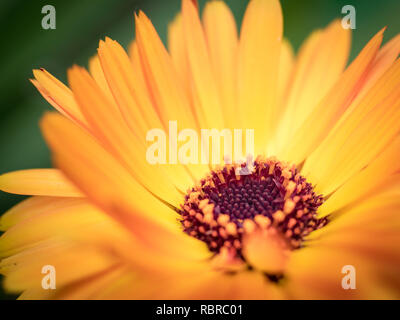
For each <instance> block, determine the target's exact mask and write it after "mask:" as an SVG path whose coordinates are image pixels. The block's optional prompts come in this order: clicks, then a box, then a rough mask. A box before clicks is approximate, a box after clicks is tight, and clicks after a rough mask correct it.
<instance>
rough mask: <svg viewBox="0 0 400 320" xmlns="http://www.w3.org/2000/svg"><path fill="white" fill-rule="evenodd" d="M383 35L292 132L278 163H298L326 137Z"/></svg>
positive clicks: (367, 48)
mask: <svg viewBox="0 0 400 320" xmlns="http://www.w3.org/2000/svg"><path fill="white" fill-rule="evenodd" d="M383 32H384V30H381V31H380V32H379V33H378V34H377V35H375V36H374V37H373V38H372V39H371V41H370V42H369V43H368V44H367V45H366V46H365V48H364V49H363V50H362V51H361V53H360V54H359V55H358V57H357V58H356V59H355V60H354V61H353V63H352V64H351V65H350V66H349V67H348V68H347V69H346V71H345V72H344V73H343V74H342V76H341V77H340V78H339V79H338V81H337V82H336V83H335V85H334V86H333V87H332V88H331V89H330V90H329V92H328V94H326V95H325V97H324V98H323V99H322V100H321V101H320V103H318V105H317V106H316V107H315V108H314V109H313V110H312V112H311V113H310V115H309V116H308V117H307V119H306V120H305V121H304V123H303V124H302V125H301V126H300V127H299V129H298V130H296V131H295V132H294V134H293V136H292V139H290V140H289V142H288V144H286V145H284V146H283V145H282V147H281V150H280V151H278V154H277V156H278V157H279V158H280V159H284V160H286V161H290V162H294V163H301V162H302V161H303V160H304V159H305V158H306V157H307V156H308V155H309V154H310V152H312V151H313V150H314V149H315V148H316V147H317V146H318V144H319V143H320V142H321V140H322V139H323V138H324V137H326V135H327V134H328V133H329V131H330V129H332V127H333V126H334V125H335V123H336V122H337V121H338V119H339V118H340V116H341V115H342V114H343V112H344V111H345V110H346V109H347V107H348V106H349V104H350V103H351V102H352V100H353V99H354V97H355V95H356V93H357V89H358V87H359V86H360V85H361V84H362V83H363V80H364V77H365V75H366V74H367V72H368V71H369V70H370V67H371V65H372V62H373V61H374V59H375V57H376V54H377V52H378V49H379V46H380V44H381V42H382V37H383Z"/></svg>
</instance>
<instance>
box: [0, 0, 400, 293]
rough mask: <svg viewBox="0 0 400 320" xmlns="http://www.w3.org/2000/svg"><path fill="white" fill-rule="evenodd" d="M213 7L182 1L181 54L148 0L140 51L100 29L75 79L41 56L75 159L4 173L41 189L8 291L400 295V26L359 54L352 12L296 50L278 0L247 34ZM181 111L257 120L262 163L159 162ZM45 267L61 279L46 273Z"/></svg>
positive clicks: (182, 123) (52, 136) (62, 147)
mask: <svg viewBox="0 0 400 320" xmlns="http://www.w3.org/2000/svg"><path fill="white" fill-rule="evenodd" d="M197 11H198V10H197V8H196V5H195V3H194V2H192V1H190V0H183V1H182V12H181V13H180V15H178V17H177V18H176V19H175V20H174V21H173V22H172V24H171V25H170V28H169V50H168V51H167V50H166V49H165V48H164V46H163V44H162V42H161V40H160V39H159V37H158V35H157V33H156V31H155V29H154V27H153V25H152V24H151V22H150V20H149V19H148V18H147V17H146V16H145V14H144V13H142V12H139V14H138V15H137V16H136V17H135V22H136V40H135V42H134V43H133V44H132V45H131V47H130V50H129V55H128V54H126V52H125V51H124V49H122V47H121V46H120V45H119V44H118V43H117V42H115V41H113V40H111V39H109V38H106V39H105V41H100V45H99V49H98V55H97V56H96V57H94V58H93V59H92V60H91V61H90V64H89V72H87V71H86V70H85V69H83V68H80V67H77V66H75V67H72V68H71V69H70V70H69V72H68V79H69V88H68V87H66V86H65V85H64V84H62V83H61V82H59V81H58V80H57V79H55V78H54V77H53V76H52V75H50V74H49V73H48V72H47V71H45V70H44V69H40V70H34V76H35V79H34V80H32V82H33V84H34V85H35V86H36V87H37V89H38V90H39V91H40V93H41V94H42V95H43V96H44V98H45V99H46V100H47V101H48V102H49V103H50V104H51V105H53V106H54V107H55V108H56V109H57V110H58V111H59V113H58V114H55V113H49V114H46V115H45V116H44V117H43V120H42V121H41V128H42V131H43V134H44V137H45V139H46V141H47V143H48V145H49V146H50V149H51V151H52V154H53V159H54V163H55V166H56V167H57V168H58V169H36V170H24V171H17V172H11V173H7V174H4V175H2V176H1V177H0V188H1V189H2V190H4V191H6V192H11V193H16V194H24V195H31V196H32V197H30V198H28V199H27V200H25V201H22V202H21V203H20V204H18V205H16V206H15V207H14V208H12V209H10V210H9V211H8V212H6V213H5V214H4V215H3V216H2V217H1V220H0V227H1V230H3V231H5V233H4V234H3V235H2V236H1V239H0V257H1V259H2V260H1V262H0V270H1V273H2V274H4V275H5V280H4V286H5V288H6V289H7V290H9V291H11V292H18V293H21V292H22V294H21V296H20V298H23V299H29V298H53V299H146V298H147V299H154V298H166V299H185V298H206V299H214V298H223V299H237V298H243V299H253V298H255V299H281V298H282V299H299V298H302V299H308V298H320V299H330V298H344V299H357V298H397V299H399V298H400V273H399V267H400V233H399V230H400V215H399V209H400V197H399V195H400V179H399V169H400V162H399V160H398V159H399V156H400V138H399V129H400V125H399V123H400V89H399V88H400V61H399V60H398V59H397V56H398V54H399V51H400V37H398V36H397V37H395V38H394V39H392V40H391V41H389V42H388V43H387V44H386V45H384V46H383V47H381V42H382V38H383V32H384V31H383V30H382V31H380V32H378V33H377V34H376V35H375V36H374V37H373V38H372V39H371V40H370V41H369V42H368V43H367V44H366V46H365V48H364V49H363V50H362V51H361V52H360V53H359V55H358V56H357V58H356V59H355V60H354V61H353V62H352V63H351V64H350V65H349V66H348V67H347V68H346V64H347V58H348V53H349V49H350V42H351V41H350V32H349V31H348V30H345V29H343V28H342V26H341V23H340V22H339V21H334V22H333V23H331V24H330V25H329V26H328V27H327V28H325V29H323V30H318V31H315V32H314V33H312V34H311V35H310V37H309V38H308V39H307V40H306V41H305V43H304V44H303V45H302V47H301V48H300V51H299V54H298V55H297V56H296V57H294V54H293V51H292V49H291V46H290V44H289V43H288V42H287V41H286V40H284V39H282V14H281V8H280V4H279V2H278V0H252V1H250V3H249V5H248V8H247V10H246V13H245V16H244V20H243V25H242V27H241V30H240V36H239V37H238V35H237V30H236V25H235V21H234V18H233V16H232V14H231V12H230V10H229V9H228V8H227V7H226V5H225V4H224V3H223V2H220V1H211V2H209V3H208V4H207V5H206V7H205V9H204V12H203V16H202V20H200V18H199V15H198V12H197ZM169 121H177V123H178V125H179V128H180V129H184V128H192V129H195V130H197V131H200V129H202V128H216V129H222V128H229V129H234V128H239V129H240V128H242V129H254V135H255V154H256V156H257V158H256V161H255V162H254V167H253V168H252V171H251V174H248V175H239V174H237V170H236V169H238V165H231V164H226V165H221V166H217V167H210V166H209V165H206V164H198V165H196V164H163V165H152V164H149V163H148V162H147V160H146V156H145V155H146V150H147V148H148V146H149V144H148V141H146V134H147V132H148V131H149V130H151V129H153V128H161V129H165V130H167V128H168V124H169ZM239 169H240V168H239ZM44 266H53V267H54V268H55V270H56V278H55V281H56V289H55V290H44V289H43V287H42V284H43V283H42V282H43V277H44V274H42V270H43V267H44ZM349 266H350V267H349ZM349 268H350V269H349ZM346 270H350V271H349V273H342V272H347V271H346ZM351 272H352V273H351ZM346 277H347V278H346ZM349 286H350V288H349Z"/></svg>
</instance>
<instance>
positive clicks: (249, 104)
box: [237, 0, 283, 154]
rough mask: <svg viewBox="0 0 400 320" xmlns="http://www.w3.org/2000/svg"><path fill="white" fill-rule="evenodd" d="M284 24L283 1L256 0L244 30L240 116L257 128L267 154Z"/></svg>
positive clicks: (240, 56)
mask: <svg viewBox="0 0 400 320" xmlns="http://www.w3.org/2000/svg"><path fill="white" fill-rule="evenodd" d="M282 24H283V23H282V12H281V6H280V4H279V1H277V0H252V1H250V3H249V5H248V7H247V10H246V12H245V15H244V18H243V24H242V28H241V32H240V41H239V49H238V78H237V79H238V87H237V88H238V107H239V115H238V117H239V119H241V120H242V126H241V127H242V128H245V129H254V136H255V153H256V154H263V153H264V154H265V152H266V148H267V143H268V142H269V139H270V137H271V133H272V132H273V129H274V126H275V123H276V121H275V118H276V114H277V112H276V108H277V89H278V76H279V73H278V72H279V59H280V49H281V40H282V29H283V27H282Z"/></svg>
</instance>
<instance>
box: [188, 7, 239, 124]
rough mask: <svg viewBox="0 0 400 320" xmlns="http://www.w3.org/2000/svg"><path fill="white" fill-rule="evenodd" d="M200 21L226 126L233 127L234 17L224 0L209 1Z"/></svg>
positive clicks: (235, 38) (235, 46) (234, 113)
mask: <svg viewBox="0 0 400 320" xmlns="http://www.w3.org/2000/svg"><path fill="white" fill-rule="evenodd" d="M203 24H204V32H205V36H206V40H207V44H208V50H209V54H210V62H211V67H212V70H213V73H214V75H215V80H216V84H217V87H218V91H219V92H220V97H221V103H222V108H223V114H224V120H225V126H226V127H227V128H235V120H236V117H237V106H236V101H237V97H236V91H237V90H236V83H237V80H236V65H237V48H238V36H237V30H236V22H235V18H234V16H233V14H232V12H231V11H230V10H229V8H228V6H227V5H226V4H225V3H224V2H223V1H212V2H208V3H207V4H206V6H205V8H204V12H203ZM195 41H197V40H195ZM236 123H237V122H236Z"/></svg>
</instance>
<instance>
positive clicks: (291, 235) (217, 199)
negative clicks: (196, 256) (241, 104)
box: [180, 157, 327, 260]
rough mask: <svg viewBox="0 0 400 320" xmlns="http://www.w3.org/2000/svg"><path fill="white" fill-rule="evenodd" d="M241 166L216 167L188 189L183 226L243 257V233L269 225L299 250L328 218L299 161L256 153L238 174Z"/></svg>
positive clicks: (215, 249) (214, 245) (211, 244)
mask: <svg viewBox="0 0 400 320" xmlns="http://www.w3.org/2000/svg"><path fill="white" fill-rule="evenodd" d="M238 167H239V166H238V165H230V164H229V165H225V166H224V167H222V168H218V169H216V170H214V171H212V172H211V173H210V174H209V175H208V176H207V177H206V178H205V179H203V180H201V182H200V183H199V184H198V185H197V186H195V187H194V188H192V189H191V190H189V191H188V193H187V195H186V196H185V203H184V204H183V205H182V206H181V210H180V214H181V216H182V219H181V222H182V225H183V228H184V231H185V232H186V233H187V234H189V235H191V236H193V237H196V238H198V239H200V240H202V241H204V242H205V243H206V244H207V245H208V247H209V249H210V250H211V251H212V252H216V253H219V252H220V251H221V249H222V248H229V250H230V252H231V251H232V250H234V251H235V252H236V256H237V257H239V258H241V259H243V260H244V258H243V256H242V238H243V235H244V234H249V233H252V232H254V231H255V230H256V229H257V230H259V229H261V230H267V229H270V228H274V229H276V230H277V231H278V232H280V233H281V234H282V235H283V236H284V237H285V239H286V241H287V243H288V244H289V246H290V248H291V249H296V248H299V247H300V246H301V243H302V241H303V238H304V237H305V236H306V235H308V234H309V233H310V232H311V231H313V230H316V229H319V228H321V227H323V226H324V225H325V224H326V223H327V220H326V218H323V219H318V218H317V217H316V211H317V209H318V207H319V206H320V205H321V204H322V202H323V198H322V196H321V195H317V194H315V192H314V190H313V187H312V185H311V184H310V183H308V182H307V181H306V179H305V178H304V177H303V176H301V175H300V174H299V173H298V171H297V169H296V167H295V166H290V165H288V164H286V163H283V162H279V161H278V160H276V159H274V158H262V157H258V158H257V160H256V161H255V162H254V167H253V170H252V172H251V174H249V175H237V174H236V172H237V170H236V169H237V168H238Z"/></svg>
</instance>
